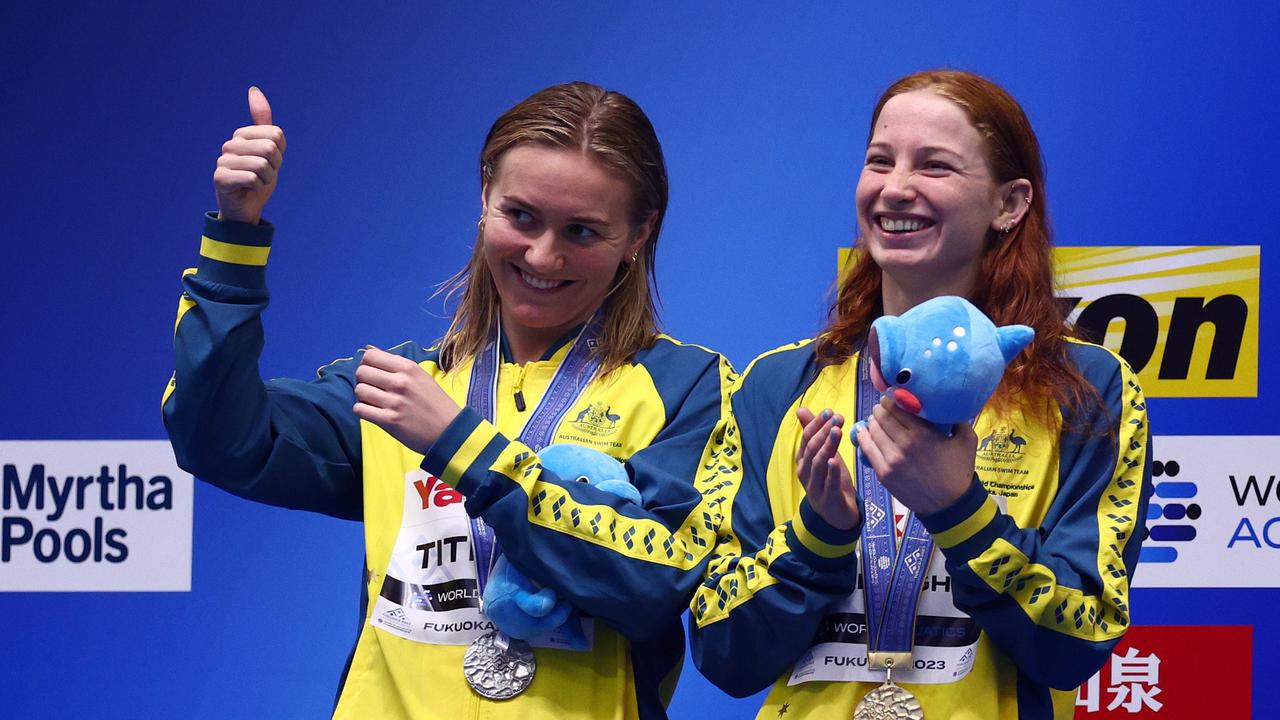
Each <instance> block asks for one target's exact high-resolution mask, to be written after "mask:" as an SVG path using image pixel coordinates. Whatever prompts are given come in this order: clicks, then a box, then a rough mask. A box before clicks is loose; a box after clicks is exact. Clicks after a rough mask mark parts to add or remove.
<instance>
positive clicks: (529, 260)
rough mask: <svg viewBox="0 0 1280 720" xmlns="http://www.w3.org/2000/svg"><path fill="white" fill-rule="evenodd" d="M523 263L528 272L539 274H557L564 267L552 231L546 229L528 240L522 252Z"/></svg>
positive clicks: (562, 257)
mask: <svg viewBox="0 0 1280 720" xmlns="http://www.w3.org/2000/svg"><path fill="white" fill-rule="evenodd" d="M524 262H525V264H526V265H528V266H529V269H530V270H532V271H534V272H536V273H539V274H549V273H554V272H558V271H559V270H560V269H561V268H563V267H564V256H563V255H562V254H561V252H560V246H559V240H558V239H557V238H556V234H555V232H554V231H553V230H552V229H550V228H547V229H545V230H543V232H541V233H538V234H537V235H535V236H533V237H531V238H529V244H528V245H527V246H526V247H525V250H524Z"/></svg>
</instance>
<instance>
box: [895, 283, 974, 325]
mask: <svg viewBox="0 0 1280 720" xmlns="http://www.w3.org/2000/svg"><path fill="white" fill-rule="evenodd" d="M974 287H975V283H974V281H973V280H970V279H969V278H962V277H953V278H948V279H946V280H943V281H941V282H939V281H937V280H936V279H932V280H928V281H926V282H917V283H910V282H907V283H904V282H900V281H898V280H895V279H894V278H892V277H890V276H889V274H888V273H885V274H884V276H883V278H882V280H881V286H880V301H881V303H883V305H884V314H885V315H901V314H902V313H904V312H906V311H908V310H910V309H911V308H913V307H915V306H917V305H919V304H920V303H922V302H924V301H925V300H930V299H932V298H936V297H938V296H940V295H958V296H960V297H962V298H965V299H969V298H970V297H971V296H972V295H973V289H974Z"/></svg>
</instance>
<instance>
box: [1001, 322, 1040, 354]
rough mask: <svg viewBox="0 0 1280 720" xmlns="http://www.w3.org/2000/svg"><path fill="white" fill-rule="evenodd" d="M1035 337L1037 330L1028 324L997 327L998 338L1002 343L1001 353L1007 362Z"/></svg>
mask: <svg viewBox="0 0 1280 720" xmlns="http://www.w3.org/2000/svg"><path fill="white" fill-rule="evenodd" d="M1035 337H1036V331H1035V330H1032V329H1031V328H1030V327H1028V326H1026V325H1005V326H1004V327H998V328H996V340H997V342H999V343H1000V354H1001V355H1003V356H1004V361H1005V363H1009V362H1012V361H1013V359H1014V358H1015V357H1017V356H1018V353H1020V352H1022V349H1023V348H1025V347H1026V346H1028V345H1030V344H1031V341H1032V340H1034V339H1035Z"/></svg>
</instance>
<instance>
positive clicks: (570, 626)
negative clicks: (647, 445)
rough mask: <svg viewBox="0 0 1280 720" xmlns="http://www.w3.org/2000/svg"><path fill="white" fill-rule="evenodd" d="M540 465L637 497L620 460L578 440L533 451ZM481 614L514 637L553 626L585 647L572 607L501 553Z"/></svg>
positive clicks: (573, 644) (564, 641) (569, 643)
mask: <svg viewBox="0 0 1280 720" xmlns="http://www.w3.org/2000/svg"><path fill="white" fill-rule="evenodd" d="M538 458H539V460H541V461H542V467H543V468H544V469H546V470H550V471H551V472H552V473H554V474H555V475H556V477H558V478H560V479H561V480H563V481H564V482H584V483H590V484H592V485H595V486H596V487H598V488H600V489H601V490H604V491H606V492H611V493H613V494H614V495H618V496H620V497H624V498H627V499H628V500H631V501H632V502H636V503H638V502H640V491H639V490H637V489H636V487H635V486H634V485H632V484H631V480H630V478H629V477H628V476H627V471H626V468H624V467H623V465H622V463H620V462H618V461H617V460H615V459H613V458H611V457H609V456H608V455H606V454H604V453H602V452H600V451H599V450H592V449H591V448H586V447H582V446H581V445H566V444H556V445H548V446H547V447H545V448H543V449H542V450H541V451H539V452H538ZM484 614H485V615H487V616H488V617H489V619H490V620H492V621H493V623H494V624H495V625H497V626H498V629H499V630H501V631H502V632H504V633H506V634H507V635H509V636H511V637H513V638H518V639H520V640H532V639H533V638H537V637H541V636H544V635H547V634H548V633H550V632H552V631H555V630H557V629H559V631H560V632H559V633H558V634H559V635H560V638H559V640H560V645H561V646H564V647H569V648H571V649H575V650H585V649H586V647H587V639H586V636H585V635H584V634H583V632H582V627H581V624H580V623H579V622H578V620H577V618H576V617H574V616H573V606H572V605H570V604H569V603H568V602H566V601H564V600H561V599H560V598H559V597H558V596H557V595H556V592H555V590H552V589H551V588H549V587H544V588H539V587H538V585H537V584H536V583H534V581H533V580H531V579H529V577H528V576H526V575H525V574H524V573H522V572H520V571H519V570H517V569H516V568H515V566H513V565H512V564H511V563H509V562H507V558H506V556H499V558H498V561H497V562H496V563H495V564H494V567H493V572H492V573H490V576H489V583H488V585H486V586H485V589H484Z"/></svg>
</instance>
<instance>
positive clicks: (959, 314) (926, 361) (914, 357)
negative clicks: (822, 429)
mask: <svg viewBox="0 0 1280 720" xmlns="http://www.w3.org/2000/svg"><path fill="white" fill-rule="evenodd" d="M1034 337H1035V331H1034V330H1032V329H1031V328H1029V327H1027V326H1026V325H1006V326H1004V327H996V326H995V324H994V323H992V322H991V320H990V318H988V317H987V316H986V315H984V314H983V313H982V311H981V310H979V309H978V308H976V307H974V306H973V304H972V303H970V302H969V301H968V300H965V299H964V298H961V297H956V296H954V295H943V296H940V297H936V298H933V299H931V300H927V301H925V302H923V303H920V304H919V305H917V306H915V307H913V308H911V309H910V310H908V311H906V312H905V313H903V314H902V315H899V316H896V317H895V316H892V315H886V316H882V317H879V318H876V320H875V322H873V323H872V324H871V333H870V335H869V337H868V338H867V349H866V352H867V354H868V356H869V359H870V362H871V368H870V369H871V382H872V384H874V385H875V387H876V389H877V390H879V391H880V392H882V393H884V394H885V395H886V396H888V397H889V398H891V399H892V400H893V402H894V404H895V405H897V406H898V407H899V408H901V409H902V410H904V411H906V412H909V413H911V414H912V415H916V416H918V417H921V418H924V419H925V420H928V421H929V422H931V423H933V424H934V426H935V427H937V428H938V429H939V430H940V431H942V432H943V433H946V434H948V435H949V434H950V433H951V428H952V426H953V425H955V424H957V423H968V422H971V421H972V420H973V419H974V418H975V417H977V416H978V413H979V412H981V411H982V406H983V405H985V404H986V402H987V399H988V398H990V397H991V394H992V393H993V392H995V390H996V387H997V386H998V385H999V384H1000V378H1001V377H1003V376H1004V369H1005V366H1006V365H1008V364H1009V361H1010V360H1012V359H1013V358H1014V357H1015V356H1016V355H1017V354H1018V353H1019V352H1022V349H1023V348H1025V347H1026V346H1027V345H1028V344H1030V342H1031V340H1032V339H1033V338H1034ZM865 426H866V420H865V419H863V420H859V421H858V423H857V426H856V427H855V429H854V432H853V433H851V435H850V436H851V437H854V438H856V437H857V430H858V429H861V428H864V427H865Z"/></svg>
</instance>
